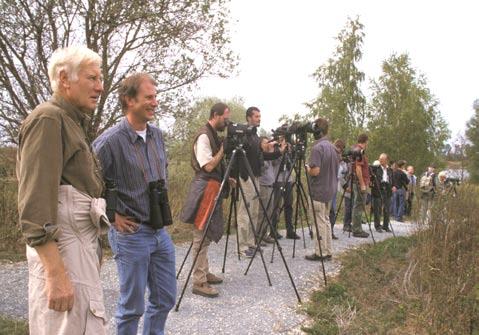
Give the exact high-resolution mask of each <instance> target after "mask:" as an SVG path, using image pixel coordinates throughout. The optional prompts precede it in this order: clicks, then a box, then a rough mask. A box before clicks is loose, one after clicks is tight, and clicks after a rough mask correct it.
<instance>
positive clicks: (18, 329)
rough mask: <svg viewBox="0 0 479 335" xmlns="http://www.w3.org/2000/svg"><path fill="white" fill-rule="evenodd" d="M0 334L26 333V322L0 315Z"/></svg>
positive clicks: (20, 334)
mask: <svg viewBox="0 0 479 335" xmlns="http://www.w3.org/2000/svg"><path fill="white" fill-rule="evenodd" d="M0 335H28V323H27V321H26V320H13V319H10V318H6V317H4V316H0Z"/></svg>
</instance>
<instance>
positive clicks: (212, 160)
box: [195, 134, 224, 173]
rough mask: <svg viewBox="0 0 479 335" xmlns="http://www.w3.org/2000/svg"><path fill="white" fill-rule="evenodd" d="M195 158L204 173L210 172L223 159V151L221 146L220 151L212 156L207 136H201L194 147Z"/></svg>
mask: <svg viewBox="0 0 479 335" xmlns="http://www.w3.org/2000/svg"><path fill="white" fill-rule="evenodd" d="M195 156H196V160H197V161H198V164H199V165H200V167H201V168H202V169H204V170H205V171H206V172H208V173H210V172H212V171H213V170H214V169H215V168H216V167H217V166H218V165H219V164H220V163H221V160H222V159H223V156H224V150H223V145H221V147H220V150H219V151H218V152H217V153H216V155H214V156H213V150H211V144H210V140H209V138H208V136H207V135H206V134H202V135H200V136H198V139H197V140H196V145H195Z"/></svg>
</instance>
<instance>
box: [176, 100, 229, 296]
mask: <svg viewBox="0 0 479 335" xmlns="http://www.w3.org/2000/svg"><path fill="white" fill-rule="evenodd" d="M229 114H230V111H229V109H228V106H227V105H225V104H224V103H217V104H215V105H214V106H213V107H211V111H210V119H209V120H208V122H207V123H206V125H204V126H203V127H202V128H201V129H200V130H199V131H198V134H197V135H196V137H195V139H194V141H193V149H192V153H191V166H192V168H193V170H194V171H195V176H194V178H193V181H192V183H191V186H190V191H189V192H188V197H187V199H186V202H185V204H184V206H183V209H182V213H181V217H180V219H181V221H183V222H186V223H191V224H193V225H194V226H193V257H194V256H195V255H196V254H197V253H198V249H199V248H200V244H201V240H202V238H203V234H205V231H206V224H207V221H208V218H209V216H210V213H211V210H213V207H214V203H215V200H216V198H217V196H218V192H219V190H220V184H221V182H222V180H223V177H224V173H225V166H224V164H223V162H222V159H223V156H224V152H223V144H222V143H221V141H220V139H219V138H218V133H217V132H218V131H224V130H225V128H226V124H227V122H228V119H229ZM233 181H234V180H233V179H231V178H230V183H233ZM232 186H234V185H232ZM224 193H226V192H224ZM218 201H219V204H218V205H217V207H216V210H215V212H214V213H213V216H212V219H211V222H210V223H209V226H208V229H207V231H206V233H207V234H206V237H205V240H204V242H203V245H202V247H201V250H200V251H199V253H198V259H197V260H196V264H195V267H194V269H193V293H194V294H198V295H201V296H204V297H208V298H214V297H217V296H218V291H217V290H216V289H215V288H214V287H212V286H210V284H220V283H222V282H223V280H222V279H221V278H219V277H217V276H215V275H214V274H212V273H211V272H210V271H209V266H208V246H209V245H210V243H211V241H215V242H218V241H219V240H220V239H221V236H222V235H223V226H224V221H223V208H222V206H221V198H219V200H218Z"/></svg>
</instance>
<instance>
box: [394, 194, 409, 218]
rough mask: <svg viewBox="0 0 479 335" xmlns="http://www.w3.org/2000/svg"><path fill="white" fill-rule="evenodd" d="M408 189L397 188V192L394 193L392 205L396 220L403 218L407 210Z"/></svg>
mask: <svg viewBox="0 0 479 335" xmlns="http://www.w3.org/2000/svg"><path fill="white" fill-rule="evenodd" d="M405 197H406V190H405V189H403V188H399V189H397V191H396V192H394V193H393V199H392V205H393V206H394V207H393V212H392V213H393V215H394V217H395V218H396V220H402V217H403V215H404V213H405V211H406V207H405V205H406V200H405V199H406V198H405Z"/></svg>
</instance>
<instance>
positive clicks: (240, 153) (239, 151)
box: [175, 144, 301, 311]
mask: <svg viewBox="0 0 479 335" xmlns="http://www.w3.org/2000/svg"><path fill="white" fill-rule="evenodd" d="M240 158H241V159H242V160H243V163H244V165H245V166H246V170H247V173H248V177H249V178H251V181H252V182H253V186H254V189H255V192H256V195H257V196H258V198H259V192H258V188H257V186H256V183H255V181H254V175H253V173H252V170H251V166H250V165H249V162H248V160H247V159H246V153H245V151H244V149H243V144H238V145H237V146H236V147H235V149H234V150H233V151H232V155H231V158H230V161H229V164H228V167H227V168H226V172H225V176H224V178H223V180H222V182H221V186H220V189H219V191H218V194H217V196H216V198H215V201H214V205H213V208H212V210H211V212H210V213H209V215H208V220H207V221H206V224H205V226H204V232H203V236H202V238H201V241H200V245H199V247H198V250H197V252H196V255H195V257H194V259H193V264H192V265H191V268H190V271H189V272H188V276H187V278H186V281H185V284H184V286H183V289H182V291H181V295H180V298H179V299H178V303H177V304H176V308H175V311H178V310H179V307H180V304H181V301H182V300H183V296H184V294H185V291H186V287H187V286H188V283H189V280H190V278H191V275H192V273H193V269H194V267H195V265H196V262H197V260H198V256H199V253H200V251H201V248H202V247H203V244H204V241H205V239H206V235H207V234H208V229H209V228H210V224H211V220H212V218H213V214H214V212H215V210H216V208H217V207H218V205H219V204H220V201H221V197H222V193H223V190H224V189H225V186H226V183H227V182H228V181H229V176H230V174H231V170H232V168H233V166H234V165H235V164H236V166H239V165H238V163H239V162H238V159H240ZM237 171H238V170H237ZM236 181H237V188H238V189H239V192H240V194H241V196H242V199H243V201H245V203H246V197H245V194H244V191H243V188H242V186H241V183H240V180H239V176H236ZM259 203H260V206H261V209H262V210H263V212H264V213H265V216H266V217H267V220H268V224H269V226H270V227H271V222H270V221H269V217H268V216H267V215H266V210H265V208H264V205H263V203H262V201H261V199H259ZM233 208H234V205H233ZM246 211H247V214H248V218H249V223H250V224H251V228H252V229H253V235H254V238H255V243H256V245H257V249H258V248H259V241H260V240H258V238H257V236H256V232H255V228H254V225H253V220H252V217H251V213H250V210H249V208H248V206H246ZM275 242H276V244H277V245H278V249H280V248H281V247H280V245H279V242H278V240H277V239H276V238H275ZM192 245H193V244H191V245H190V248H189V250H188V252H187V254H186V256H185V259H184V260H183V264H184V263H185V261H186V258H187V257H188V255H189V253H190V250H191V248H192ZM257 249H256V250H257ZM260 255H261V260H262V263H263V267H264V270H265V273H266V277H267V279H268V283H269V285H270V286H271V285H272V284H271V279H270V277H269V273H268V270H267V267H266V262H265V260H264V256H263V253H262V252H260ZM282 259H283V263H284V266H285V268H286V271H287V273H288V276H289V279H290V281H291V284H292V286H293V289H294V292H295V294H296V297H297V298H298V302H300V303H301V298H300V296H299V293H298V290H297V289H296V285H295V283H294V280H293V277H292V276H291V272H290V271H289V267H288V265H287V263H286V260H285V258H284V256H282ZM183 264H182V267H181V268H180V270H179V272H178V274H177V278H178V277H179V275H180V273H181V270H182V268H183Z"/></svg>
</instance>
